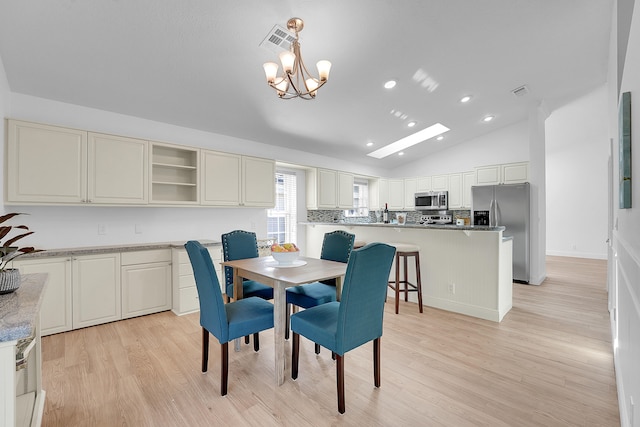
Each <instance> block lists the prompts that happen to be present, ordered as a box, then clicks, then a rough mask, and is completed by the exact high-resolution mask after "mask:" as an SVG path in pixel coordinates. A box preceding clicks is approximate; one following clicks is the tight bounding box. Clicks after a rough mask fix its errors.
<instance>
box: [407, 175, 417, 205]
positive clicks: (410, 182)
mask: <svg viewBox="0 0 640 427" xmlns="http://www.w3.org/2000/svg"><path fill="white" fill-rule="evenodd" d="M417 189H418V180H417V178H406V179H405V180H404V209H415V207H416V191H417Z"/></svg>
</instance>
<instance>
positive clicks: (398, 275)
mask: <svg viewBox="0 0 640 427" xmlns="http://www.w3.org/2000/svg"><path fill="white" fill-rule="evenodd" d="M395 291H396V314H398V311H399V309H400V256H399V255H398V253H397V252H396V289H395Z"/></svg>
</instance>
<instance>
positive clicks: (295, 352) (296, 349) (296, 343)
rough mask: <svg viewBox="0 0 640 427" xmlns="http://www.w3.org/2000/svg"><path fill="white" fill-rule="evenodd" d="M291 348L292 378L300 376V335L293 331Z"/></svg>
mask: <svg viewBox="0 0 640 427" xmlns="http://www.w3.org/2000/svg"><path fill="white" fill-rule="evenodd" d="M291 347H292V349H291V378H293V379H294V380H295V379H296V378H298V358H299V356H300V335H299V334H296V333H295V332H293V344H292V346H291Z"/></svg>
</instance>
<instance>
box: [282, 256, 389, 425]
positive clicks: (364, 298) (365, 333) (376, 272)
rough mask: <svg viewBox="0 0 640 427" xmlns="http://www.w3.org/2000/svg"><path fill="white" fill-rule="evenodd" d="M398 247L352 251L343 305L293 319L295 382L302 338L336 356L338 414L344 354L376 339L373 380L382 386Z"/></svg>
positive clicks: (342, 401) (324, 307) (321, 307)
mask: <svg viewBox="0 0 640 427" xmlns="http://www.w3.org/2000/svg"><path fill="white" fill-rule="evenodd" d="M395 251H396V250H395V248H394V247H393V246H389V245H387V244H384V243H370V244H368V245H366V246H364V247H362V248H360V249H356V250H354V251H352V252H351V256H350V257H349V262H348V263H347V272H346V274H345V278H344V285H343V287H342V296H341V298H340V302H337V301H333V302H329V303H326V304H322V305H319V306H316V307H312V308H309V309H307V310H303V311H300V312H298V313H295V314H293V315H291V332H292V333H293V344H292V347H293V350H292V356H291V377H292V378H293V379H296V378H298V359H299V354H300V335H303V336H305V337H306V338H308V339H309V340H311V341H313V342H314V343H317V344H320V345H321V346H323V347H325V348H328V349H329V350H331V351H332V352H333V353H335V355H336V382H337V388H338V411H339V412H340V413H341V414H343V413H344V411H345V399H344V355H345V353H347V352H348V351H350V350H353V349H354V348H356V347H359V346H361V345H362V344H365V343H367V342H369V341H372V340H373V371H374V374H373V378H374V384H375V386H376V387H380V337H381V336H382V317H383V314H384V300H385V297H386V295H387V281H388V280H389V272H390V271H391V264H392V263H393V257H394V254H395Z"/></svg>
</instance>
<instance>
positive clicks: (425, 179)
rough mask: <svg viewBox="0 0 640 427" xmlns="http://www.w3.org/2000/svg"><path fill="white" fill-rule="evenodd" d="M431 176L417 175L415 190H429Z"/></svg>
mask: <svg viewBox="0 0 640 427" xmlns="http://www.w3.org/2000/svg"><path fill="white" fill-rule="evenodd" d="M431 181H432V179H431V177H430V176H421V177H418V178H417V179H416V192H418V193H420V192H423V191H431V189H432V184H431ZM414 203H415V201H414Z"/></svg>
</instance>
